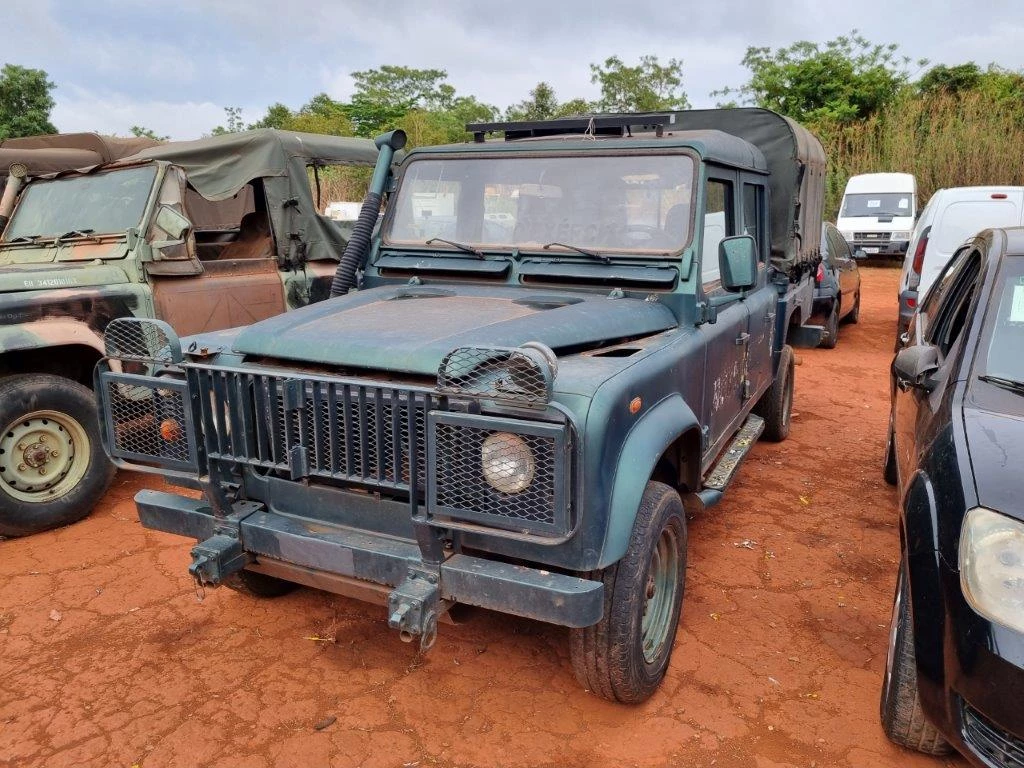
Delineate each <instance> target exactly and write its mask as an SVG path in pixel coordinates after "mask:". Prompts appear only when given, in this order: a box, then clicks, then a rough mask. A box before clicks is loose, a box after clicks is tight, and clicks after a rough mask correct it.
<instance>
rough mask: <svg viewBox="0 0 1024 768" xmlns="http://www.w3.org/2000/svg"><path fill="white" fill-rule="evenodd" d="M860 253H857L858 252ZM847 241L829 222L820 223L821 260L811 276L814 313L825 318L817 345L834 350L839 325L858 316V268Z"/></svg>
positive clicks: (858, 256) (854, 321)
mask: <svg viewBox="0 0 1024 768" xmlns="http://www.w3.org/2000/svg"><path fill="white" fill-rule="evenodd" d="M858 254H859V255H858ZM864 255H865V254H864V252H863V251H861V250H858V251H857V252H856V254H855V253H851V252H850V244H849V243H848V242H846V239H845V238H844V237H843V236H842V234H841V233H840V232H839V230H838V229H836V228H835V227H834V226H833V225H831V224H827V223H826V224H822V225H821V263H820V264H818V274H817V275H816V276H815V278H814V314H815V315H820V316H821V317H824V318H825V321H824V323H823V325H824V326H825V333H824V334H823V335H822V337H821V343H820V344H819V345H818V346H821V347H825V348H826V349H835V346H836V344H837V343H838V342H839V324H840V323H843V322H845V323H856V322H857V319H858V318H859V317H860V271H859V270H858V269H857V262H856V259H857V258H863V257H864Z"/></svg>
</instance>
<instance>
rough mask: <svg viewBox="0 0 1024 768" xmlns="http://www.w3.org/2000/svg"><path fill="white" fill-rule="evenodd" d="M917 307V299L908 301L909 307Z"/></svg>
mask: <svg viewBox="0 0 1024 768" xmlns="http://www.w3.org/2000/svg"><path fill="white" fill-rule="evenodd" d="M916 306H917V299H907V307H908V308H910V309H913V308H914V307H916Z"/></svg>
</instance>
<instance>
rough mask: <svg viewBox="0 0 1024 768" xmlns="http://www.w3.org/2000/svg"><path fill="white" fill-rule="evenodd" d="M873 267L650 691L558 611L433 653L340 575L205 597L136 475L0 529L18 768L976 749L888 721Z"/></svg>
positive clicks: (744, 497)
mask: <svg viewBox="0 0 1024 768" xmlns="http://www.w3.org/2000/svg"><path fill="white" fill-rule="evenodd" d="M862 275H863V280H864V284H863V285H864V288H863V290H864V297H863V308H862V313H861V322H860V324H859V325H856V326H844V327H843V329H842V332H841V335H840V342H839V347H838V349H835V350H831V351H829V350H804V351H800V352H799V355H798V359H799V361H800V364H799V365H798V367H797V369H796V372H797V389H796V405H795V413H794V419H793V431H792V434H791V436H790V438H789V440H788V441H787V442H785V443H782V444H780V445H773V444H768V443H761V444H759V445H758V446H756V448H755V449H754V451H753V453H752V456H751V457H750V458H749V459H748V460H747V462H746V464H745V465H744V466H743V467H742V469H741V471H740V473H739V477H738V479H737V480H736V482H735V484H734V487H733V488H732V489H730V491H729V492H728V493H727V494H726V498H725V500H724V501H723V503H722V504H721V505H719V506H718V507H717V508H715V509H714V510H712V511H711V512H709V513H708V514H707V515H705V516H701V517H698V518H695V519H693V520H691V521H690V530H689V537H690V549H689V573H688V584H687V594H686V601H685V604H684V610H683V620H682V626H681V628H680V631H679V636H678V639H677V641H676V648H675V651H674V655H673V658H672V664H671V667H670V669H669V672H668V677H667V678H666V680H665V683H664V685H663V686H662V688H661V689H660V691H659V692H658V693H657V694H656V695H655V696H654V697H653V698H652V699H651V700H650V701H649V702H647V703H646V704H644V705H643V706H639V707H627V706H619V705H615V704H610V703H608V702H605V701H602V700H601V699H598V698H597V697H596V696H594V695H592V694H590V693H588V692H586V691H584V690H583V689H582V688H580V687H579V686H578V685H577V683H576V681H575V679H574V678H573V676H572V672H571V670H570V666H569V659H568V654H567V635H566V632H565V631H564V630H562V629H559V628H556V627H551V626H547V625H544V624H539V623H534V622H530V621H526V620H519V619H514V618H508V617H505V616H501V615H497V614H489V613H485V612H481V613H478V614H477V615H476V616H475V617H474V619H473V620H472V621H471V622H469V623H466V624H462V625H460V626H450V625H442V627H441V630H440V636H439V638H438V642H437V645H436V646H435V647H434V650H433V651H432V652H431V653H430V654H429V655H427V656H426V657H423V658H420V657H418V656H417V655H416V652H415V650H414V648H413V647H412V646H410V645H405V644H403V643H401V642H400V641H399V638H398V635H397V633H396V632H393V631H391V630H389V629H388V628H387V625H386V622H385V616H384V610H383V609H382V608H380V607H376V606H370V605H366V604H362V603H359V602H355V601H352V600H348V599H345V598H340V597H335V596H332V595H328V594H325V593H322V592H317V591H314V590H310V589H302V590H299V591H297V592H295V593H293V594H291V595H289V596H287V597H284V598H280V599H277V600H265V601H259V600H255V599H251V598H249V597H245V596H242V595H239V594H236V593H234V592H231V591H228V590H223V589H222V590H212V591H209V592H208V593H207V595H206V598H205V600H204V601H203V602H198V601H197V598H196V594H195V592H194V590H193V587H192V583H191V581H190V580H189V578H188V576H187V573H186V566H187V564H188V561H189V554H188V552H189V548H190V546H191V543H190V542H188V541H185V540H182V539H179V538H176V537H173V536H169V535H164V534H160V533H154V532H151V531H147V530H145V529H143V528H142V526H141V525H139V523H138V520H137V518H136V514H135V509H134V506H133V504H132V496H133V495H134V494H135V492H136V491H138V490H139V489H141V488H145V487H147V486H153V485H154V482H155V481H154V479H153V478H151V477H148V476H141V475H132V474H128V473H122V474H121V475H120V476H119V477H118V479H117V481H116V482H115V485H114V487H113V489H112V490H111V491H110V493H109V494H108V495H107V497H106V498H105V499H104V500H103V502H102V503H101V504H100V505H99V507H98V509H97V510H96V512H95V513H94V514H93V515H92V516H91V517H90V518H89V519H88V520H85V521H84V522H81V523H79V524H77V525H73V526H71V527H69V528H65V529H63V530H59V531H54V532H50V533H45V534H41V535H38V536H33V537H29V538H25V539H15V540H8V541H3V542H0V764H4V765H12V766H47V768H55V767H56V766H65V765H67V766H71V765H76V766H79V765H88V766H93V765H95V766H124V768H129V766H143V767H144V768H158V767H159V766H175V768H183V767H185V766H214V765H215V766H262V767H266V768H270V766H281V767H282V768H284V767H285V766H301V768H314V767H318V766H329V765H330V766H366V767H367V768H369V767H370V766H396V767H398V766H409V767H410V768H411V767H412V766H424V767H426V766H529V767H531V768H536V767H539V766H559V767H562V766H615V767H616V768H621V767H623V766H709V765H715V766H721V767H722V768H729V767H731V766H737V767H740V766H742V767H746V766H753V767H755V768H781V767H782V766H802V767H803V768H807V767H808V766H821V767H822V768H824V766H851V767H856V768H870V767H872V766H909V767H911V768H913V767H922V768H925V767H927V766H933V767H935V768H937V767H938V766H940V765H943V764H944V762H945V764H949V765H962V763H961V762H960V761H959V759H958V758H950V759H949V760H948V761H942V760H937V759H934V758H928V757H924V756H921V755H917V754H911V753H908V752H905V751H903V750H901V749H898V748H896V747H894V746H892V745H890V744H889V743H888V742H887V741H886V739H885V737H884V735H883V733H882V730H881V727H880V726H879V724H878V692H879V685H880V681H881V676H882V670H883V667H884V665H885V648H886V637H887V628H888V623H889V612H890V606H891V599H892V589H893V584H894V580H895V573H896V561H897V532H896V528H895V526H894V523H895V521H896V511H895V506H896V494H895V492H894V491H893V490H892V489H891V488H890V487H889V486H887V485H885V484H884V482H883V481H882V475H881V471H880V467H881V458H882V450H883V441H884V434H885V426H886V423H887V421H886V420H887V414H888V378H887V377H888V374H887V366H888V363H889V360H890V357H891V353H890V350H891V349H892V340H893V334H894V324H895V323H894V321H895V317H896V304H895V297H896V283H897V277H898V272H897V271H895V270H878V269H865V270H863V271H862Z"/></svg>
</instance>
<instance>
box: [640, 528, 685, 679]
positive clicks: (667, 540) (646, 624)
mask: <svg viewBox="0 0 1024 768" xmlns="http://www.w3.org/2000/svg"><path fill="white" fill-rule="evenodd" d="M645 590H646V592H645V596H644V597H645V599H644V606H643V618H642V619H641V622H640V643H641V650H642V651H643V655H644V661H646V662H647V663H648V664H653V663H654V662H655V660H656V659H657V658H658V656H659V654H660V653H661V651H662V648H663V647H664V645H665V643H666V642H667V641H668V639H669V637H671V636H672V629H673V627H672V614H673V613H674V609H675V604H676V595H677V594H678V592H679V547H678V542H677V539H676V536H675V533H674V532H673V531H672V530H671V529H670V528H665V529H664V530H663V531H662V532H661V536H659V537H658V545H657V546H656V547H655V548H654V552H653V553H652V555H651V562H650V565H649V566H648V567H647V578H646V579H645Z"/></svg>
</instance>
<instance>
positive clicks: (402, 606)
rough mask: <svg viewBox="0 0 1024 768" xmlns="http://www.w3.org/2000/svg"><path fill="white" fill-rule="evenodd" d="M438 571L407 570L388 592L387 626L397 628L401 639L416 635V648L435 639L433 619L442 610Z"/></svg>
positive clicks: (422, 649)
mask: <svg viewBox="0 0 1024 768" xmlns="http://www.w3.org/2000/svg"><path fill="white" fill-rule="evenodd" d="M438 581H439V578H438V575H437V574H436V573H429V572H428V573H425V572H423V571H418V570H413V569H410V570H409V575H408V576H407V577H406V579H405V581H403V582H402V583H401V584H399V585H398V586H397V587H396V588H395V589H394V590H393V591H392V592H391V594H390V595H388V626H389V627H391V628H392V629H397V630H398V634H399V637H401V638H402V642H405V643H411V642H412V639H413V637H414V636H416V635H419V636H420V652H421V653H426V652H427V651H429V650H430V649H431V648H433V647H434V641H435V640H437V619H438V616H439V614H440V613H441V611H442V610H443V606H442V601H441V599H440V595H441V593H440V590H439V589H438Z"/></svg>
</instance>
